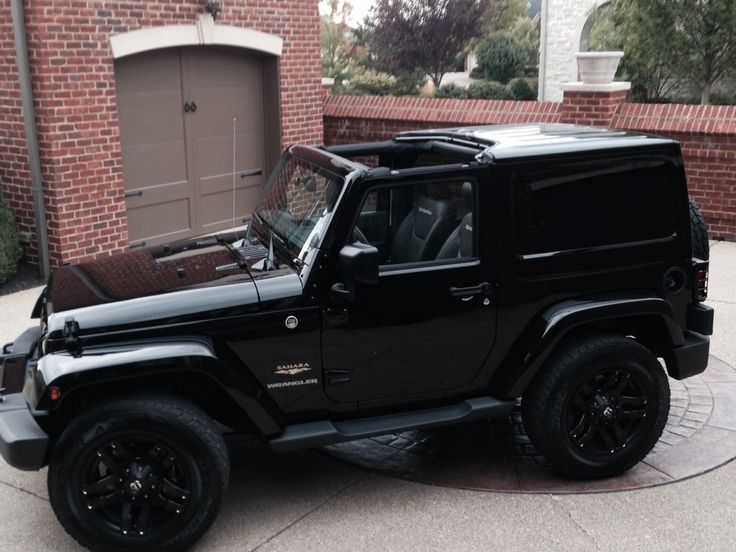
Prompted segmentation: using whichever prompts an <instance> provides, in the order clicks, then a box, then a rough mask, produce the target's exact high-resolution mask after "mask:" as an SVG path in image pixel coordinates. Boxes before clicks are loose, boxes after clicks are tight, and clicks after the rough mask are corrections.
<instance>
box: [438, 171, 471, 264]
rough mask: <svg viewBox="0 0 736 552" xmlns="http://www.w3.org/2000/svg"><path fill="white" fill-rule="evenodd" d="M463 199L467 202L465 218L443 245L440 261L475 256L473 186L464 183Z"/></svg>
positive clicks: (439, 256)
mask: <svg viewBox="0 0 736 552" xmlns="http://www.w3.org/2000/svg"><path fill="white" fill-rule="evenodd" d="M463 199H464V201H465V209H464V210H465V213H466V214H465V216H464V217H463V218H462V219H461V220H460V224H458V225H457V226H456V227H455V229H454V230H453V231H452V233H451V234H450V236H449V237H448V238H447V240H445V243H444V244H442V247H441V248H440V251H439V253H437V258H438V259H454V258H457V257H472V256H473V203H474V201H473V185H472V184H471V183H470V182H464V183H463Z"/></svg>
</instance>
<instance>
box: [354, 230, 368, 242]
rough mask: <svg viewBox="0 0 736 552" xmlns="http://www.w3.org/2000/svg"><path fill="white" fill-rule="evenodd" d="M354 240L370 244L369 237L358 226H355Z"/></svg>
mask: <svg viewBox="0 0 736 552" xmlns="http://www.w3.org/2000/svg"><path fill="white" fill-rule="evenodd" d="M353 241H354V242H356V241H357V242H360V243H364V244H366V245H368V244H370V242H369V241H368V238H366V237H365V234H364V233H363V232H362V231H361V230H360V228H358V227H357V226H356V227H355V228H353Z"/></svg>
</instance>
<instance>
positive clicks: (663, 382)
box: [521, 334, 670, 479]
mask: <svg viewBox="0 0 736 552" xmlns="http://www.w3.org/2000/svg"><path fill="white" fill-rule="evenodd" d="M612 371H613V372H616V371H623V372H626V373H629V376H626V377H624V376H623V375H622V376H621V377H620V378H619V379H620V381H624V379H625V380H626V382H629V384H627V385H634V384H636V386H638V387H637V388H641V389H642V392H644V393H646V404H645V406H642V407H640V408H639V410H641V412H638V413H636V414H637V415H641V414H642V413H643V416H642V417H641V419H640V420H624V414H626V415H627V418H628V417H630V416H631V414H632V413H631V412H623V411H624V410H625V407H620V408H619V412H615V411H614V414H613V416H614V418H613V421H614V422H615V423H617V424H618V429H620V428H621V426H622V425H624V426H626V424H630V425H629V426H627V429H626V431H630V433H631V434H630V436H629V437H630V439H631V440H630V442H625V443H624V444H623V447H621V448H616V450H615V452H613V453H610V452H608V451H601V450H595V448H596V447H595V446H594V445H596V444H599V445H605V444H606V443H604V442H603V436H601V435H600V434H599V433H597V430H598V428H597V426H596V428H595V430H594V431H593V432H592V435H593V438H592V439H591V440H590V441H588V442H586V443H585V444H583V445H580V444H578V442H577V441H576V440H575V439H574V437H573V431H571V430H570V429H569V428H570V425H572V423H569V422H568V420H571V419H574V418H573V414H571V412H580V411H583V410H584V409H588V408H593V407H592V406H588V404H595V401H596V400H598V401H599V400H600V399H598V398H597V397H600V396H601V395H603V396H604V397H605V395H606V392H601V393H600V394H597V395H596V399H594V400H593V401H592V402H591V403H588V402H587V401H585V405H586V406H585V408H584V409H583V408H579V407H578V406H576V405H577V404H578V402H580V401H581V399H580V395H579V393H581V391H580V390H581V389H587V388H588V387H590V383H589V382H591V380H596V378H605V377H607V376H606V374H608V373H610V372H612ZM584 385H585V386H588V387H585V388H584V387H583V386H584ZM593 387H594V385H593ZM625 389H630V388H628V387H627V388H625ZM624 392H626V393H631V392H630V391H624ZM611 396H612V397H613V398H612V399H611V401H612V402H611V403H610V404H613V405H614V408H616V407H615V403H616V402H618V403H620V404H623V402H624V401H623V400H622V399H621V396H622V394H621V392H619V395H618V401H617V399H616V398H615V396H614V394H613V392H611ZM625 399H626V400H627V401H630V400H631V397H625ZM606 400H608V399H606ZM573 401H578V402H575V404H573ZM521 406H522V416H523V422H524V427H525V429H526V432H527V435H528V436H529V439H530V440H531V442H532V444H533V445H534V447H535V448H536V449H537V451H538V452H540V453H541V454H542V455H543V456H544V457H545V458H547V460H549V461H550V462H551V463H552V465H553V466H554V467H555V468H556V469H558V470H559V471H561V472H563V473H565V474H567V475H570V476H572V477H575V478H582V479H592V478H602V477H609V476H613V475H617V474H620V473H623V472H625V471H626V470H628V469H629V468H631V467H632V466H634V465H635V464H636V463H637V462H639V461H640V460H642V459H643V458H644V457H645V456H646V455H647V454H648V453H649V451H650V450H651V449H652V447H654V445H655V443H656V442H657V440H658V439H659V437H660V436H661V435H662V431H663V429H664V426H665V423H666V422H667V415H668V413H669V407H670V388H669V384H668V381H667V376H666V375H665V373H664V370H663V369H662V366H661V365H660V364H659V362H658V361H657V359H656V357H655V356H654V355H653V354H652V353H651V352H650V351H649V350H648V349H646V348H645V347H644V346H642V345H641V344H639V343H637V342H636V341H634V340H633V339H630V338H627V337H623V336H618V335H608V334H604V335H594V336H589V337H585V338H580V339H576V340H573V341H570V342H568V343H566V344H563V346H562V348H561V349H560V350H558V351H557V352H556V353H555V354H554V355H553V356H552V358H551V359H550V360H549V361H548V362H547V363H546V365H545V366H543V367H542V369H541V370H540V372H539V374H537V376H536V377H535V379H534V380H533V381H532V383H531V384H530V386H529V388H528V389H527V390H526V392H525V393H524V395H523V397H522V404H521ZM619 415H620V419H616V417H618V416H619ZM582 416H583V417H584V416H586V414H582ZM591 419H593V418H592V415H591ZM596 420H597V421H596V423H599V422H600V420H601V418H600V415H597V418H596ZM603 421H604V422H605V423H606V424H610V422H611V420H603ZM573 423H574V422H573ZM581 423H582V422H581ZM629 428H630V429H629ZM605 430H606V432H607V435H608V436H609V438H610V435H614V436H615V437H616V438H617V439H618V435H616V432H615V431H613V429H612V427H611V426H610V425H605ZM612 432H613V433H612ZM629 437H627V438H629ZM581 441H582V439H581ZM598 442H600V443H598ZM585 447H587V448H585ZM599 448H610V447H604V446H600V447H599Z"/></svg>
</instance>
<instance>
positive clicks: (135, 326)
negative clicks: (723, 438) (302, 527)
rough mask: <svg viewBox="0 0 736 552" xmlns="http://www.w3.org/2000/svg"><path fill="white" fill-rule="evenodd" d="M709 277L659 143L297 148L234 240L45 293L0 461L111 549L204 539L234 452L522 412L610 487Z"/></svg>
mask: <svg viewBox="0 0 736 552" xmlns="http://www.w3.org/2000/svg"><path fill="white" fill-rule="evenodd" d="M707 257H708V241H707V234H706V232H705V225H704V223H703V219H702V217H701V216H700V214H699V212H698V210H697V207H695V205H694V204H693V203H692V201H691V200H689V198H688V191H687V185H686V181H685V172H684V169H683V161H682V156H681V153H680V147H679V145H678V144H677V143H676V142H674V141H672V140H668V139H663V138H657V137H650V136H643V135H638V134H631V133H627V132H619V131H614V130H605V129H595V128H585V127H576V126H569V125H542V126H538V125H522V126H487V127H476V128H457V129H444V130H433V131H417V132H405V133H401V134H398V135H397V136H396V137H394V139H392V140H390V141H387V142H377V143H369V144H357V145H341V146H333V147H327V148H325V147H303V146H294V147H292V148H290V149H289V150H288V152H286V153H285V154H284V155H283V156H282V158H281V159H280V161H279V162H278V165H277V167H276V169H275V171H274V173H273V175H272V176H271V178H270V180H269V182H268V185H267V186H266V188H265V189H264V190H263V194H262V198H261V201H260V204H259V206H258V208H257V209H256V211H255V212H254V213H253V215H252V218H251V219H250V223H249V225H248V228H247V233H246V234H245V235H243V234H242V233H240V234H239V233H237V232H229V233H226V234H219V235H214V236H209V237H203V238H200V239H197V240H191V241H188V242H186V243H172V244H168V245H163V246H160V247H158V248H151V249H147V250H134V251H130V252H129V253H126V254H123V255H118V256H111V257H107V258H103V259H100V260H98V261H95V262H90V263H86V264H80V265H76V266H67V267H64V268H61V269H59V270H56V271H55V272H54V274H53V276H52V278H51V280H50V282H49V284H48V286H47V288H46V289H45V290H44V291H43V293H42V294H41V296H40V298H39V299H38V302H37V304H36V306H35V308H34V310H33V317H36V318H40V327H37V328H32V329H29V330H27V331H26V332H25V333H23V334H22V335H21V336H20V337H19V338H18V339H17V340H16V341H15V342H14V343H11V344H8V345H6V346H5V347H4V349H3V351H2V353H3V355H2V365H3V372H4V374H3V380H2V381H3V383H4V386H5V387H6V390H5V394H4V395H3V396H2V403H0V453H2V456H3V457H4V458H5V460H6V461H7V462H8V463H9V464H11V465H13V466H15V467H17V468H20V469H24V470H38V469H41V468H42V467H44V466H46V465H48V466H49V473H48V491H49V496H50V499H51V504H52V506H53V509H54V512H55V513H56V515H57V516H58V518H59V520H60V522H61V523H62V524H63V526H64V527H65V528H66V530H67V531H68V532H69V533H70V534H71V535H72V536H73V537H74V538H75V539H77V540H78V541H79V542H80V543H81V544H83V545H85V546H87V547H89V548H92V549H95V550H104V551H114V550H127V549H132V548H135V549H138V550H162V549H163V550H174V549H181V548H186V547H187V546H188V545H190V544H192V543H193V542H194V541H195V540H196V539H197V538H198V537H200V536H201V535H202V534H203V533H204V532H205V531H206V529H207V528H208V527H209V526H210V524H211V523H212V521H213V519H214V517H215V515H216V514H217V511H218V509H219V507H220V504H221V502H222V498H223V494H224V492H225V487H226V484H227V481H228V470H229V460H228V452H227V449H226V446H225V441H224V439H223V433H225V432H237V433H244V434H255V435H257V436H259V437H260V438H261V439H262V440H263V441H264V442H265V443H267V444H268V445H270V446H271V447H273V449H274V450H276V451H289V450H293V449H297V448H301V447H315V446H320V445H326V444H330V443H336V442H340V441H346V440H351V439H360V438H364V437H367V436H372V435H377V434H383V433H393V432H399V431H403V430H407V429H410V428H427V427H433V426H440V425H447V424H458V423H462V422H466V421H470V420H476V419H479V418H490V417H505V416H508V415H509V413H510V412H511V411H512V409H514V408H515V407H516V406H517V405H518V404H519V403H518V401H519V398H520V399H521V409H522V414H523V419H524V424H525V426H526V430H527V432H528V435H529V438H530V439H531V441H532V443H533V444H534V446H535V447H536V448H537V449H538V450H539V452H541V453H542V454H543V455H545V456H546V457H547V458H548V459H549V460H550V462H551V463H552V464H553V465H554V466H556V467H557V468H558V469H559V470H560V471H562V472H564V473H567V474H569V475H571V476H574V477H586V478H591V477H606V476H611V475H614V474H618V473H621V472H623V471H625V470H627V469H629V468H630V467H632V466H633V465H634V464H636V463H637V462H638V461H639V460H641V459H642V458H643V457H644V456H645V455H646V454H647V453H648V452H649V451H650V450H651V448H652V447H653V445H654V444H655V442H656V441H657V439H658V438H659V436H660V434H661V432H662V429H663V427H664V425H665V422H666V421H667V414H668V410H669V386H668V381H667V375H666V374H669V376H670V377H672V378H675V379H682V378H686V377H688V376H692V375H694V374H698V373H700V372H702V371H703V370H704V369H705V368H706V365H707V362H708V346H709V339H708V337H706V336H707V335H710V334H711V333H712V326H713V310H712V309H711V308H710V307H708V306H706V305H704V304H703V303H702V301H704V300H705V298H706V292H707V279H708V262H707ZM660 359H661V361H662V362H660ZM665 370H666V372H665ZM21 389H22V392H21Z"/></svg>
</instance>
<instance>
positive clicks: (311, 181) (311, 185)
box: [304, 174, 317, 193]
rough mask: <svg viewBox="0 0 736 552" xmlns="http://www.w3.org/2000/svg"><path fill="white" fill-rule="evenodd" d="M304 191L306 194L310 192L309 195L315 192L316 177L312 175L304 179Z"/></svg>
mask: <svg viewBox="0 0 736 552" xmlns="http://www.w3.org/2000/svg"><path fill="white" fill-rule="evenodd" d="M304 190H305V191H307V192H311V193H314V192H316V191H317V177H316V176H314V175H313V174H312V175H309V176H308V177H307V178H305V179H304Z"/></svg>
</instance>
